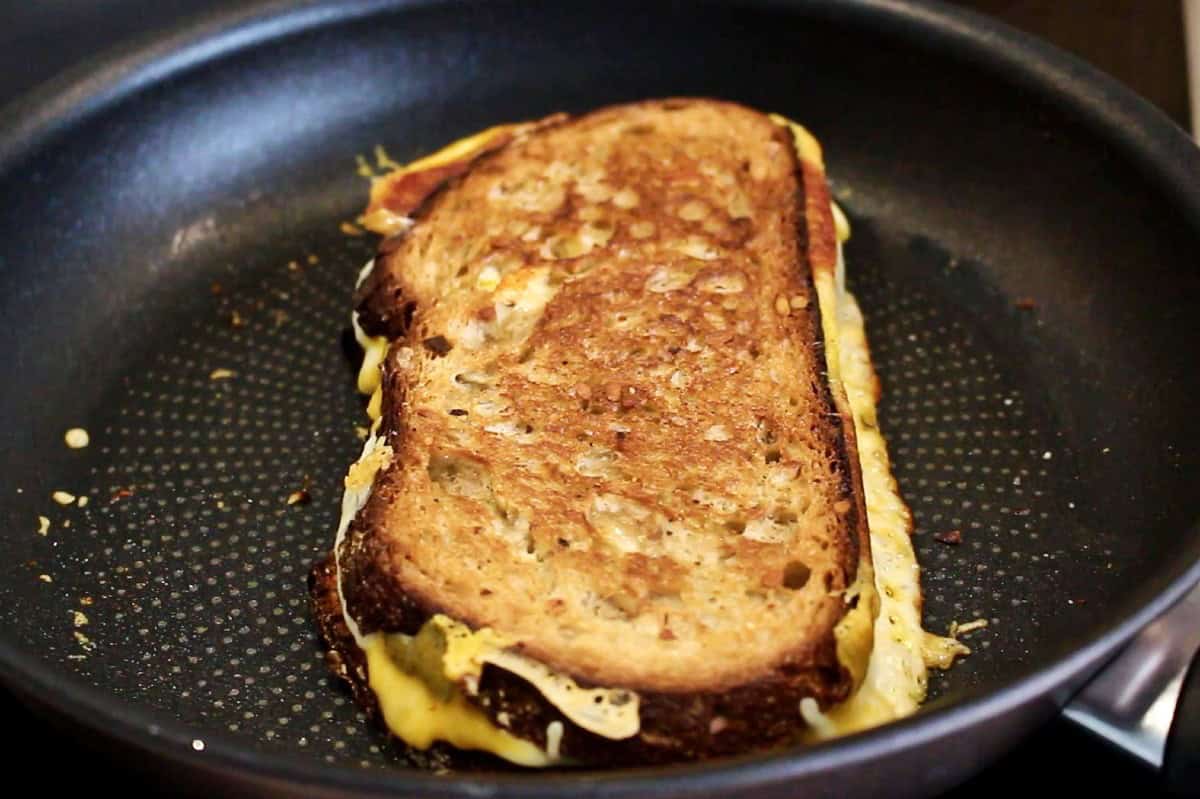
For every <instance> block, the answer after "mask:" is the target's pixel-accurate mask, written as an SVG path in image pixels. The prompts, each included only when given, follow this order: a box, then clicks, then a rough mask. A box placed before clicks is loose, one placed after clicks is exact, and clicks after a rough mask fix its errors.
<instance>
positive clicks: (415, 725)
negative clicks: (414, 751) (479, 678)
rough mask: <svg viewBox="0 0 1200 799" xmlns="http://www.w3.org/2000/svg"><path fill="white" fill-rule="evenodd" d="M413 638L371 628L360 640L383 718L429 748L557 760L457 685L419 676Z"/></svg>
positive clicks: (543, 762) (535, 762)
mask: <svg viewBox="0 0 1200 799" xmlns="http://www.w3.org/2000/svg"><path fill="white" fill-rule="evenodd" d="M413 640H414V639H412V638H410V637H409V636H401V635H384V634H383V633H372V634H371V635H368V636H367V637H366V638H364V639H363V641H362V643H361V644H360V646H361V647H362V650H363V652H364V653H365V654H366V658H367V683H368V685H369V686H370V687H371V690H372V691H373V692H374V693H375V697H376V698H377V699H378V700H379V711H380V713H381V714H382V716H383V720H384V722H385V723H386V724H387V726H388V729H390V730H391V731H392V732H393V733H395V734H396V736H397V737H399V738H401V739H402V740H404V741H405V742H406V743H408V744H409V745H411V746H415V747H417V748H418V749H426V748H428V747H429V745H430V744H432V743H433V742H434V741H446V742H448V743H451V744H453V745H454V746H457V747H459V748H460V749H482V750H484V751H486V752H491V753H493V754H495V755H498V756H499V757H502V758H504V759H505V760H508V761H509V762H511V763H516V764H518V765H521V766H547V765H550V763H552V762H553V760H552V759H551V758H550V756H549V755H547V754H546V753H545V752H543V751H542V750H541V749H539V748H538V747H537V746H535V745H534V744H532V743H530V742H529V741H526V740H523V739H521V738H518V737H516V736H515V735H513V734H512V733H510V732H507V731H506V730H503V729H500V728H499V727H497V726H496V725H494V724H492V722H491V719H489V718H488V717H487V716H486V715H485V714H484V713H483V711H481V710H479V709H478V708H476V707H475V706H474V705H472V704H471V703H470V702H468V701H467V699H466V698H465V697H464V696H463V695H462V693H461V691H460V690H459V689H458V688H456V687H454V686H453V685H452V684H449V683H447V684H446V685H445V686H442V687H443V690H442V691H438V690H437V688H436V687H435V686H434V685H431V683H430V681H429V680H427V679H424V678H423V676H417V674H416V673H415V669H413V668H412V666H411V664H410V663H408V662H406V660H408V659H407V658H406V657H405V654H406V653H407V652H409V651H411V649H413V644H412V641H413ZM402 664H403V665H402ZM406 666H407V667H408V668H406Z"/></svg>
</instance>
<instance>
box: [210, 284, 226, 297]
mask: <svg viewBox="0 0 1200 799" xmlns="http://www.w3.org/2000/svg"><path fill="white" fill-rule="evenodd" d="M209 291H211V292H212V293H213V294H214V295H219V294H222V293H223V292H224V291H225V289H224V288H223V287H222V286H221V284H220V283H217V282H215V281H214V282H213V284H212V285H211V286H209Z"/></svg>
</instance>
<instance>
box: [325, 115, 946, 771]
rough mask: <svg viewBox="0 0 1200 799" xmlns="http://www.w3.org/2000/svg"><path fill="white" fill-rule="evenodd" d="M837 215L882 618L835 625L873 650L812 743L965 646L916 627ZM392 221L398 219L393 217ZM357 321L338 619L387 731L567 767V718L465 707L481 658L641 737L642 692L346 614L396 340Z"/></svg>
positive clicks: (812, 722)
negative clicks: (345, 573)
mask: <svg viewBox="0 0 1200 799" xmlns="http://www.w3.org/2000/svg"><path fill="white" fill-rule="evenodd" d="M772 119H773V120H774V121H775V122H776V123H777V124H780V125H784V126H787V127H789V128H790V129H791V130H792V132H793V136H794V139H795V142H796V149H797V153H798V155H799V156H800V157H801V159H804V160H806V161H808V162H810V163H813V162H815V163H821V161H822V154H821V148H820V145H819V143H817V141H816V139H815V138H813V136H812V135H811V134H809V133H808V131H807V130H805V129H804V128H803V127H801V126H800V125H798V124H796V123H794V122H792V121H790V120H788V119H786V118H784V117H780V116H777V115H772ZM509 129H511V128H510V126H499V127H497V128H492V129H489V130H487V131H484V132H482V133H480V134H476V135H475V136H472V137H469V138H466V139H461V140H459V141H456V142H454V143H452V144H450V145H448V146H447V147H446V148H444V149H443V150H440V151H438V152H436V153H434V154H433V155H431V156H428V157H426V158H423V159H421V160H420V161H417V162H414V163H412V164H409V165H408V166H406V167H404V168H403V172H410V171H414V170H417V169H426V168H430V167H436V166H440V165H442V164H445V163H449V162H451V161H453V160H456V159H458V158H461V157H463V156H464V155H469V154H471V153H473V152H475V151H477V150H478V149H480V148H481V147H483V146H485V145H486V144H487V143H488V142H489V141H491V140H492V138H493V137H494V136H495V135H498V134H499V133H502V132H504V131H506V130H509ZM393 174H395V173H393ZM832 213H833V216H834V221H835V226H836V229H837V233H838V261H837V269H836V270H835V271H834V272H833V273H832V274H831V273H829V272H828V271H824V272H818V273H817V274H816V276H815V284H816V290H817V300H818V306H819V308H820V311H821V318H822V326H823V333H824V337H825V343H826V347H825V351H826V357H827V364H826V366H827V369H828V372H829V375H830V379H831V380H835V381H836V380H840V381H841V382H842V385H843V386H844V388H845V391H846V395H847V400H848V402H849V405H850V409H851V412H852V413H853V416H854V427H855V434H856V437H857V443H858V452H859V458H860V461H861V466H862V481H863V489H864V494H865V499H866V507H867V518H868V524H869V527H870V537H871V554H872V560H873V564H874V568H873V574H872V575H864V579H871V577H872V576H873V579H874V583H875V588H876V591H877V593H878V597H879V613H878V617H877V618H876V620H875V622H874V627H873V630H871V629H869V628H865V625H869V624H870V619H871V614H870V613H867V612H865V611H864V612H859V613H854V612H853V611H851V612H848V613H847V615H846V619H845V621H844V623H843V624H841V625H839V628H838V630H837V631H836V634H837V639H838V645H839V654H841V652H842V649H841V648H842V647H843V646H845V647H846V649H847V650H849V649H850V648H851V647H856V648H865V647H866V646H871V653H870V657H869V659H867V661H866V668H865V675H862V674H855V675H854V676H855V678H856V680H860V684H859V687H858V689H857V691H856V692H855V693H854V694H853V695H852V696H851V697H849V698H848V699H847V700H845V701H844V702H842V703H841V704H839V705H836V706H834V707H832V708H829V709H827V710H825V711H823V712H822V711H821V710H820V709H819V708H818V706H817V704H816V702H815V701H813V700H812V699H805V700H804V701H802V702H801V703H800V707H799V708H798V709H797V712H798V713H799V714H800V715H801V716H802V717H803V718H804V720H805V722H806V723H807V724H808V725H809V730H810V733H809V735H808V737H809V738H814V739H826V738H831V737H835V736H839V735H845V734H848V733H851V732H855V731H858V730H862V729H866V728H869V727H873V726H877V725H879V724H883V723H885V722H888V721H891V720H894V719H897V718H900V717H903V716H906V715H909V714H911V713H912V712H914V711H915V710H916V708H917V706H918V705H919V703H920V702H921V701H922V700H923V699H924V698H925V692H926V686H927V673H928V668H929V667H931V666H937V667H940V668H947V667H949V665H950V664H951V663H952V662H953V660H954V657H955V656H957V655H960V654H965V653H966V652H967V651H968V650H967V649H966V647H964V646H963V645H962V644H960V643H958V642H957V641H955V640H953V639H950V638H942V637H940V636H935V635H931V634H929V633H927V632H925V630H924V629H923V628H922V626H921V589H920V582H919V568H918V565H917V561H916V556H915V554H914V552H913V548H912V542H911V539H910V531H911V527H912V521H911V514H910V512H909V510H908V508H907V506H905V504H904V502H903V500H902V499H901V498H900V495H899V490H898V488H897V485H896V481H895V479H894V478H893V477H892V474H891V469H890V463H889V460H888V454H887V447H886V443H885V442H884V439H883V436H882V434H881V433H880V431H879V428H878V426H877V422H876V417H875V414H876V392H877V385H878V383H877V380H876V376H875V372H874V369H873V367H872V365H871V361H870V352H869V349H868V346H867V339H866V332H865V330H864V327H863V318H862V313H861V311H860V310H859V308H858V305H857V303H856V302H855V300H854V297H853V296H852V295H851V294H850V293H849V292H848V291H846V288H845V277H844V272H845V270H844V262H843V259H842V252H841V243H842V242H844V241H845V240H846V239H848V238H849V235H850V228H849V222H848V220H847V219H846V217H845V215H844V214H843V213H842V211H841V209H840V208H838V207H837V205H836V204H833V208H832ZM389 224H392V225H393V226H395V225H396V224H399V223H397V222H396V220H391V223H389ZM401 226H402V225H401ZM368 227H370V225H368ZM373 266H374V261H371V262H368V263H367V265H366V266H364V268H363V270H362V272H361V273H360V274H359V278H358V282H359V283H361V282H362V281H363V280H365V279H366V277H367V275H368V274H369V273H370V270H371V269H372V268H373ZM351 322H352V325H353V329H354V334H355V338H356V339H357V341H358V343H359V345H360V346H361V347H362V348H363V352H364V357H363V362H362V366H361V369H360V371H359V374H358V381H357V382H358V389H359V391H360V392H362V393H363V394H366V395H369V396H370V397H371V399H370V401H369V403H368V406H367V412H368V415H369V416H370V418H371V420H372V427H371V434H370V436H369V437H368V439H367V441H366V444H365V445H364V447H363V451H362V455H361V456H360V458H359V460H358V461H357V462H356V463H355V464H354V465H352V466H351V469H350V472H349V474H348V475H347V477H346V488H345V493H344V495H343V500H342V512H341V518H340V520H339V525H338V532H337V539H336V543H335V550H334V552H335V555H334V561H335V566H336V578H337V591H338V599H339V601H340V602H341V605H342V615H343V618H344V619H345V622H346V626H347V627H348V628H349V630H350V632H351V634H352V635H353V636H354V639H355V641H356V643H357V644H358V646H359V647H360V648H361V649H362V650H363V652H364V654H365V657H366V660H367V673H368V684H369V687H370V688H371V690H372V692H374V694H375V696H376V698H377V700H378V702H379V706H380V710H381V713H382V715H383V719H384V722H385V723H386V724H387V726H388V728H389V729H390V730H391V732H392V733H394V734H395V735H396V736H397V737H399V738H401V739H402V740H404V741H405V742H406V743H407V744H409V745H411V746H414V747H417V748H426V747H428V746H429V745H430V744H431V743H432V742H433V741H435V740H442V741H446V742H448V743H450V744H452V745H454V746H457V747H459V748H464V749H478V750H483V751H487V752H491V753H492V754H495V755H497V756H498V757H501V758H504V759H505V760H508V761H510V762H512V763H516V764H518V765H523V766H535V767H536V766H547V765H553V764H556V763H561V762H563V759H562V757H561V755H560V753H559V751H558V750H559V742H560V741H561V737H562V725H561V724H560V723H558V722H554V723H553V724H551V725H550V727H555V725H557V728H555V729H549V728H548V729H547V735H546V739H547V746H546V748H544V749H543V748H541V747H538V746H537V745H535V744H534V743H532V742H530V741H527V740H524V739H521V738H518V737H516V736H514V735H513V734H512V733H510V732H508V731H507V730H505V729H503V728H502V727H501V726H498V725H497V723H495V722H493V721H492V720H491V719H490V718H489V717H488V716H487V715H486V714H485V713H483V711H481V710H480V709H479V708H478V707H476V706H475V705H473V704H472V703H471V702H470V701H469V699H468V698H467V696H468V695H469V694H472V693H473V692H474V690H475V688H476V687H477V685H478V679H479V675H480V673H481V671H482V668H483V665H484V664H485V663H489V664H492V665H493V666H495V667H498V668H502V669H505V670H506V671H509V672H511V673H513V674H515V675H517V676H519V677H521V678H523V679H524V680H526V681H527V682H529V683H530V684H531V685H533V687H534V688H536V689H537V690H538V691H539V692H540V693H541V694H542V695H543V697H545V698H546V700H547V701H549V702H550V703H551V704H553V705H554V706H555V707H557V708H558V709H559V710H560V711H562V712H563V714H564V715H565V716H566V717H567V718H568V719H570V720H571V721H572V722H573V723H575V724H576V725H578V726H580V727H582V728H583V729H586V730H589V731H591V732H593V733H595V734H597V735H601V736H604V737H608V738H612V739H624V738H628V737H631V736H633V735H636V734H637V732H638V730H639V727H640V719H639V714H638V697H637V694H636V693H634V692H632V691H628V690H623V689H609V688H594V689H583V688H581V687H579V686H578V685H576V684H575V683H574V681H573V680H571V678H569V677H567V676H566V675H562V674H557V673H555V672H553V671H552V670H551V669H549V668H548V667H547V666H545V665H544V664H542V663H539V662H537V661H535V660H532V659H531V658H528V657H525V656H523V655H521V654H519V653H517V652H515V651H513V650H512V649H511V648H510V647H511V645H512V644H513V643H515V642H512V641H508V640H506V639H504V638H503V637H502V636H501V635H498V634H497V633H496V632H495V631H493V630H491V629H488V628H483V629H480V630H471V629H469V628H468V627H466V626H465V625H463V624H461V623H459V622H456V621H454V620H452V619H449V618H447V617H445V616H442V615H437V616H434V617H432V618H431V619H429V621H427V622H426V623H425V625H424V626H423V627H422V628H421V630H420V631H418V632H417V634H416V635H413V636H409V635H403V634H399V633H378V632H377V633H372V634H369V635H363V634H362V632H361V630H360V628H359V626H358V624H357V623H356V622H355V620H354V619H353V618H352V617H351V616H350V614H349V612H348V611H347V609H346V604H345V599H344V595H343V593H342V581H341V579H342V578H341V568H340V563H339V561H338V554H337V553H338V551H339V550H340V549H341V544H342V541H343V539H344V537H345V534H346V531H347V530H348V528H349V526H350V523H351V521H352V520H353V518H354V516H355V515H356V514H357V513H358V511H359V510H361V508H362V507H363V506H364V505H365V504H366V502H367V499H368V498H369V496H370V492H371V486H372V484H373V482H374V478H375V475H376V474H377V473H378V472H379V471H380V470H381V469H383V468H386V466H387V465H388V464H389V463H390V460H391V456H392V453H391V449H390V447H388V446H387V445H386V444H384V443H383V442H382V440H381V439H379V438H378V437H377V436H376V433H377V431H378V427H379V421H380V419H379V417H380V404H381V399H382V389H381V385H380V383H381V380H380V367H381V365H382V363H383V361H384V358H385V357H386V356H387V353H388V347H389V342H388V340H387V339H386V338H385V337H382V336H368V335H367V334H366V333H365V331H363V329H362V327H361V326H360V325H359V323H358V319H357V315H355V314H352V318H351ZM853 595H854V590H853V588H852V589H851V590H850V591H848V592H847V601H849V600H850V599H851V598H852V597H853ZM842 659H843V660H844V661H847V662H849V660H850V658H846V657H843V658H842Z"/></svg>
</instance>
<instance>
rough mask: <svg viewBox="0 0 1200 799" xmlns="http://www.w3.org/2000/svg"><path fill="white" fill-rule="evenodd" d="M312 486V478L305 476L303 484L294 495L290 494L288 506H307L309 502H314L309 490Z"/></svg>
mask: <svg viewBox="0 0 1200 799" xmlns="http://www.w3.org/2000/svg"><path fill="white" fill-rule="evenodd" d="M311 485H312V478H311V477H309V476H308V475H307V474H306V475H304V482H303V484H302V485H301V486H300V487H299V488H298V489H296V490H295V491H293V492H292V493H290V494H288V496H287V504H289V505H307V504H308V503H309V502H312V493H311V492H310V490H309V489H310V487H311Z"/></svg>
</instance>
